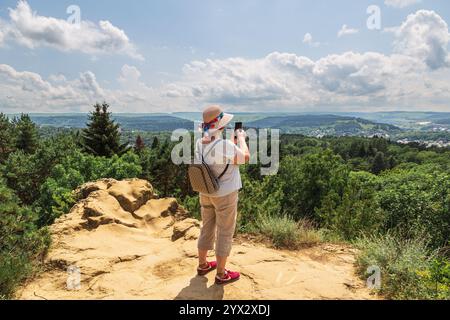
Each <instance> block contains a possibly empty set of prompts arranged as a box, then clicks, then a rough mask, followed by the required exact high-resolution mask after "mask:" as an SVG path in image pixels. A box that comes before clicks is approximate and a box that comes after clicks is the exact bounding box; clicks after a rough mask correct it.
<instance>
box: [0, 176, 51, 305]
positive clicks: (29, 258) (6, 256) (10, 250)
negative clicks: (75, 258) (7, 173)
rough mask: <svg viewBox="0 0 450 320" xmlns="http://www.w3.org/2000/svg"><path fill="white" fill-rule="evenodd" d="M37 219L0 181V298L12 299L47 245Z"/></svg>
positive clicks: (48, 238)
mask: <svg viewBox="0 0 450 320" xmlns="http://www.w3.org/2000/svg"><path fill="white" fill-rule="evenodd" d="M36 218H37V217H36V215H35V214H34V213H33V212H32V211H31V210H30V209H29V208H27V207H21V206H20V205H19V201H18V199H17V197H16V196H15V195H14V194H13V192H12V191H11V190H10V189H8V188H7V187H6V186H5V185H4V184H3V182H2V181H0V298H10V297H11V296H12V294H13V292H14V289H15V288H16V286H17V285H18V284H19V283H20V282H21V281H22V280H23V279H24V278H25V277H26V276H28V275H29V274H30V273H31V272H32V271H33V268H34V264H33V262H35V261H36V260H38V259H39V258H40V257H42V256H43V255H44V254H45V252H46V250H47V248H48V246H49V245H50V236H49V233H48V230H47V229H38V228H37V227H36V225H35V221H36Z"/></svg>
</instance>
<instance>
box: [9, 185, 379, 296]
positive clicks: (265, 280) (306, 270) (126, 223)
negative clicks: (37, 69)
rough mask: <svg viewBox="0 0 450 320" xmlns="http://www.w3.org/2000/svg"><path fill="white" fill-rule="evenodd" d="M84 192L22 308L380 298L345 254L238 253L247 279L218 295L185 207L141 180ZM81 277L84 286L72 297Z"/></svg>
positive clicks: (259, 248)
mask: <svg viewBox="0 0 450 320" xmlns="http://www.w3.org/2000/svg"><path fill="white" fill-rule="evenodd" d="M77 192H78V194H79V197H80V199H81V200H80V201H79V202H78V203H77V204H76V205H75V206H74V207H73V208H72V210H71V211H70V212H69V213H68V214H67V215H65V216H64V217H61V218H60V219H58V220H57V221H56V223H55V224H54V225H53V226H51V232H52V239H53V244H52V247H51V249H50V252H49V254H48V256H47V258H46V261H45V271H44V272H43V273H41V274H40V275H39V276H37V277H36V278H35V279H33V280H31V281H29V283H27V284H26V285H25V286H24V287H23V288H22V289H20V290H19V291H18V298H19V299H373V298H375V296H373V295H371V294H370V292H369V291H368V290H367V289H366V288H365V287H364V283H363V282H362V281H361V280H360V279H358V278H357V277H356V276H355V274H354V271H355V270H354V266H353V264H354V252H353V249H351V248H350V247H345V246H338V245H322V246H317V247H314V248H309V249H304V250H300V251H280V250H275V249H271V248H268V247H265V246H263V245H260V244H254V243H236V244H235V246H234V247H233V253H232V256H231V258H230V264H229V267H230V268H231V269H236V270H239V271H240V272H241V274H242V278H241V280H240V281H238V282H236V283H234V284H231V285H229V286H225V287H223V286H217V285H215V284H214V274H213V273H211V274H209V275H208V276H206V277H199V276H196V272H195V270H196V264H197V260H196V254H197V253H196V239H197V238H198V236H199V233H200V222H199V221H197V220H195V219H185V218H184V217H185V214H186V212H185V211H184V209H183V208H182V207H180V206H179V205H178V203H177V202H176V200H175V199H154V198H155V195H154V194H153V188H152V187H151V185H150V184H149V183H148V182H147V181H144V180H136V179H135V180H126V181H115V180H112V179H108V180H101V181H98V182H95V183H89V184H86V185H84V186H82V187H80V188H79V189H78V190H77ZM211 258H213V252H212V253H211ZM74 267H75V268H74ZM74 270H75V275H76V271H77V270H79V271H80V279H81V283H80V288H74V290H70V289H68V287H67V283H69V284H70V283H72V282H71V281H69V282H68V279H69V280H70V279H72V278H73V276H74ZM75 289H76V290H75Z"/></svg>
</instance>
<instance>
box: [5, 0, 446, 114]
mask: <svg viewBox="0 0 450 320" xmlns="http://www.w3.org/2000/svg"><path fill="white" fill-rule="evenodd" d="M18 3H19V2H18V1H17V0H14V1H13V0H6V1H5V0H3V1H2V2H1V4H0V66H3V72H2V68H0V84H2V83H3V85H4V86H3V88H4V89H3V90H1V89H0V111H6V112H11V111H29V110H30V108H31V109H32V110H31V111H34V112H68V111H75V112H78V111H81V112H82V111H86V110H89V105H90V104H93V103H95V101H97V100H103V99H104V100H107V101H109V102H110V103H111V105H112V107H113V110H114V111H117V112H128V111H136V112H159V111H192V110H199V109H201V108H202V107H203V106H204V105H205V104H208V103H221V104H223V105H225V106H226V107H228V108H230V109H233V110H242V111H247V110H251V111H258V110H259V111H273V110H298V111H308V110H317V109H320V110H324V111H344V110H347V111H350V110H351V111H354V110H362V111H378V110H411V111H414V110H436V111H450V103H449V100H448V99H449V98H450V93H449V91H450V88H449V85H448V83H450V78H449V75H450V73H449V71H448V69H449V67H450V59H449V58H448V57H449V54H448V42H449V39H450V36H449V33H448V26H447V24H446V23H448V22H449V21H450V4H449V2H448V1H445V0H442V1H439V0H434V1H432V0H422V1H415V0H386V1H384V0H379V1H375V0H372V1H362V0H358V1H355V0H343V1H324V0H316V1H298V0H281V1H262V0H260V1H256V0H239V1H238V0H231V1H230V0H228V1H219V0H208V1H206V0H203V1H200V0H191V1H175V0H168V1H167V0H166V1H133V0H131V1H118V0H96V1H76V2H74V1H54V0H52V1H50V0H39V1H38V0H28V1H27V2H21V5H20V3H19V5H18ZM72 4H76V5H78V6H79V8H80V10H81V22H82V23H85V24H83V25H82V27H81V29H80V31H79V32H74V31H73V30H72V29H71V26H70V25H69V24H68V23H67V22H66V19H67V18H68V16H69V15H68V14H67V13H66V9H67V7H69V6H70V5H72ZM370 5H377V6H378V7H379V9H380V13H381V29H380V30H369V29H368V28H367V26H366V21H367V19H368V17H369V15H368V14H367V13H366V10H367V8H368V6H370ZM9 8H10V9H11V10H10V9H9ZM408 16H410V19H409V20H408ZM100 21H107V22H108V25H107V26H106V27H101V25H100ZM343 25H346V26H347V30H350V32H348V33H347V34H345V35H343V36H340V37H339V36H338V31H339V30H341V28H342V27H343ZM402 25H403V28H399V27H401V26H402ZM395 27H397V29H392V28H395ZM414 28H419V29H420V30H424V31H423V32H419V35H415V32H414V31H411V30H415V29H414ZM2 30H3V31H2ZM2 32H3V36H2ZM61 34H63V36H61ZM306 34H309V36H308V37H309V41H306V40H305V39H306V38H305V35H306ZM72 38H73V41H72ZM83 39H89V40H83ZM405 39H406V40H405ZM423 46H425V48H423ZM380 68H381V69H383V70H382V72H380ZM294 69H295V70H294ZM399 74H401V77H400V76H399ZM417 78H421V79H423V81H421V82H420V83H419V82H418V80H417ZM2 109H4V110H2Z"/></svg>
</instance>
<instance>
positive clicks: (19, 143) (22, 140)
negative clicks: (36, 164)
mask: <svg viewBox="0 0 450 320" xmlns="http://www.w3.org/2000/svg"><path fill="white" fill-rule="evenodd" d="M13 125H14V131H15V147H16V148H17V149H20V150H23V151H24V152H25V153H30V154H31V153H34V152H35V151H36V148H37V146H38V132H37V128H36V125H35V124H34V122H33V121H31V118H30V116H29V115H27V114H21V115H20V118H14V120H13Z"/></svg>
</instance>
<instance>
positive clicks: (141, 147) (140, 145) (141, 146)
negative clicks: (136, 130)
mask: <svg viewBox="0 0 450 320" xmlns="http://www.w3.org/2000/svg"><path fill="white" fill-rule="evenodd" d="M144 148H145V143H144V140H143V139H142V137H141V135H138V136H137V138H136V142H135V143H134V150H135V151H136V152H137V153H140V152H141V151H142V150H144Z"/></svg>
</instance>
